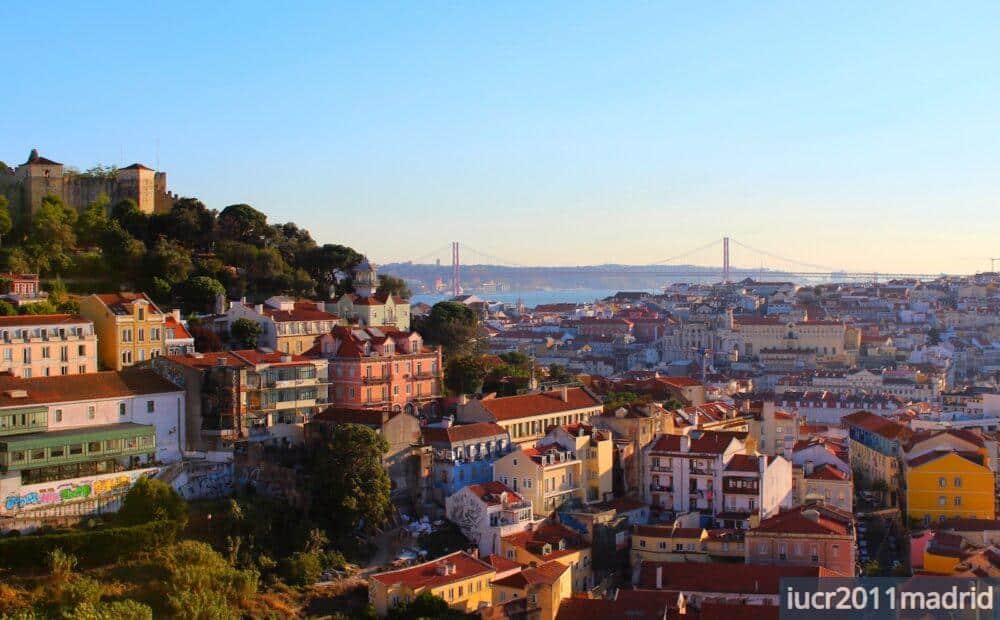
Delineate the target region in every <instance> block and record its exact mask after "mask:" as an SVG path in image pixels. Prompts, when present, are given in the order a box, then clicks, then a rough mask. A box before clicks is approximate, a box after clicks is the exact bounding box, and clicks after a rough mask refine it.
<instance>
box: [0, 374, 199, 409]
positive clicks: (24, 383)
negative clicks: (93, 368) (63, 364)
mask: <svg viewBox="0 0 1000 620" xmlns="http://www.w3.org/2000/svg"><path fill="white" fill-rule="evenodd" d="M18 390H24V391H25V392H27V396H25V397H23V398H21V397H14V396H12V394H14V393H16V392H17V391H18ZM180 391H183V388H180V387H177V386H176V385H174V384H173V383H170V382H169V381H167V380H166V379H164V378H163V377H161V376H160V375H158V374H156V373H155V372H153V371H152V370H147V369H138V368H129V369H126V370H123V371H121V372H118V371H114V370H108V371H105V372H92V373H87V374H83V375H60V376H57V377H33V378H30V379H23V378H21V377H12V376H10V375H0V407H23V406H24V405H43V404H47V403H65V402H75V401H81V400H97V399H104V398H124V397H127V396H137V395H142V394H163V393H171V392H180Z"/></svg>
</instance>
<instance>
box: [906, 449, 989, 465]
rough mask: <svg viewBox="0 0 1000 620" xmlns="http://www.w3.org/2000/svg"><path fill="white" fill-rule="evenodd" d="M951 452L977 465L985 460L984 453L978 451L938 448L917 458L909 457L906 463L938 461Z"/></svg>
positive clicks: (916, 463) (919, 463)
mask: <svg viewBox="0 0 1000 620" xmlns="http://www.w3.org/2000/svg"><path fill="white" fill-rule="evenodd" d="M950 454H954V455H956V456H958V457H960V458H963V459H965V460H967V461H969V462H970V463H975V464H976V465H982V464H983V462H984V461H983V455H982V454H979V453H978V452H969V451H965V450H936V451H934V452H928V453H927V454H921V455H920V456H918V457H916V458H912V459H909V460H907V461H906V464H907V465H908V466H909V467H920V466H921V465H926V464H927V463H930V462H932V461H936V460H938V459H940V458H943V457H946V456H948V455H950Z"/></svg>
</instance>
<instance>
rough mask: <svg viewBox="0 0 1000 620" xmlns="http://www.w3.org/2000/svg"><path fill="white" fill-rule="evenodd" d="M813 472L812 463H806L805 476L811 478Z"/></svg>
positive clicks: (813, 466) (813, 465)
mask: <svg viewBox="0 0 1000 620" xmlns="http://www.w3.org/2000/svg"><path fill="white" fill-rule="evenodd" d="M814 470H815V464H814V463H813V462H812V461H806V466H805V472H806V475H807V476H811V475H812V473H813V471H814Z"/></svg>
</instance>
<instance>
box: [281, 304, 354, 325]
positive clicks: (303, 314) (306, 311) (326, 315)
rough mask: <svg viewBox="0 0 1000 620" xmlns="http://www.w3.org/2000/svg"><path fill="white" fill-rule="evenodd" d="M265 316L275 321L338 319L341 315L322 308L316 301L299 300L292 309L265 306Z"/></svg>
mask: <svg viewBox="0 0 1000 620" xmlns="http://www.w3.org/2000/svg"><path fill="white" fill-rule="evenodd" d="M264 316H266V317H268V318H269V319H271V320H272V321H274V322H275V323H283V322H289V321H337V320H340V317H339V316H337V315H336V314H332V313H330V312H327V311H326V310H320V309H319V308H318V307H316V302H314V301H297V302H295V305H294V306H292V309H291V310H280V309H278V308H272V307H270V306H264Z"/></svg>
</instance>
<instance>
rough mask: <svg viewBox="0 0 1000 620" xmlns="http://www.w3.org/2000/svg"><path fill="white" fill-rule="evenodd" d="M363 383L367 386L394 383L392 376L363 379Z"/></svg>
mask: <svg viewBox="0 0 1000 620" xmlns="http://www.w3.org/2000/svg"><path fill="white" fill-rule="evenodd" d="M361 382H362V383H364V384H365V385H381V384H383V383H390V382H392V375H382V376H381V377H363V378H362V379H361Z"/></svg>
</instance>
